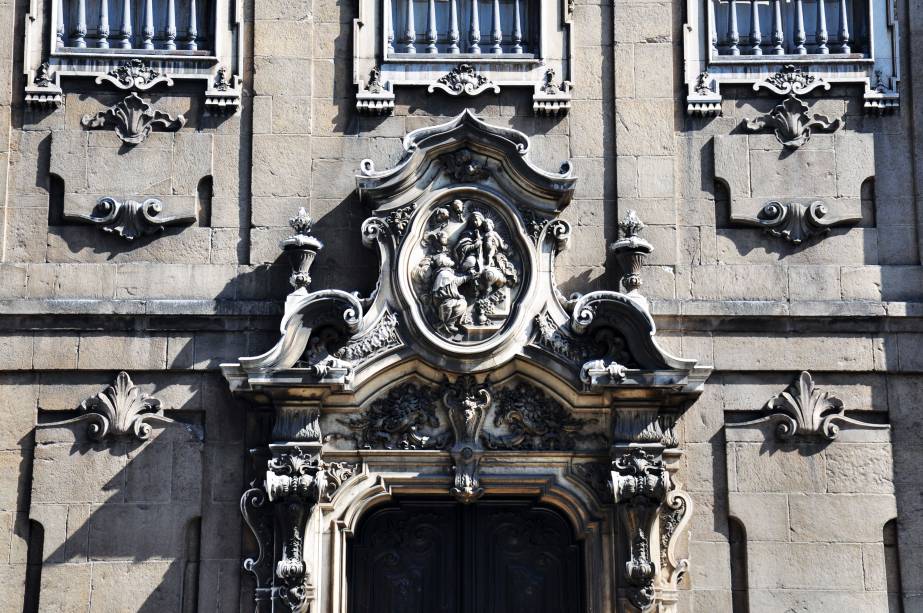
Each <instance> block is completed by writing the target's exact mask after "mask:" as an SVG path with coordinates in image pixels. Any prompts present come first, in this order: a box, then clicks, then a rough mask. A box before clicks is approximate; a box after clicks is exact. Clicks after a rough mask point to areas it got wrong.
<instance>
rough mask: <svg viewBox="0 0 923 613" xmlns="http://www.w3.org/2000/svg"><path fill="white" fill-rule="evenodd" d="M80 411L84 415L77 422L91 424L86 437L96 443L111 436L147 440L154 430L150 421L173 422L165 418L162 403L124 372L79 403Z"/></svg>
mask: <svg viewBox="0 0 923 613" xmlns="http://www.w3.org/2000/svg"><path fill="white" fill-rule="evenodd" d="M80 410H81V411H83V412H84V414H83V415H81V416H80V417H79V418H78V419H81V420H89V421H90V425H89V426H88V427H87V434H88V435H89V436H90V438H92V439H94V440H102V439H104V438H105V437H106V436H107V435H109V434H112V435H113V436H126V435H130V436H134V437H136V438H138V439H140V440H147V439H148V438H150V436H151V432H152V430H153V428H152V427H151V422H161V423H171V422H172V421H173V420H171V419H169V418H167V417H164V415H163V408H162V407H161V405H160V400H158V399H157V398H152V397H151V396H148V395H147V394H144V393H142V392H141V390H140V389H139V388H138V387H136V386H135V385H134V384H133V383H132V382H131V377H129V376H128V373H126V372H125V371H122V372H120V373H119V374H118V376H116V378H115V382H114V383H113V384H112V385H109V386H108V387H106V389H104V390H103V391H102V392H100V393H99V394H97V395H96V396H93V397H92V398H88V399H86V400H84V401H83V402H82V403H80Z"/></svg>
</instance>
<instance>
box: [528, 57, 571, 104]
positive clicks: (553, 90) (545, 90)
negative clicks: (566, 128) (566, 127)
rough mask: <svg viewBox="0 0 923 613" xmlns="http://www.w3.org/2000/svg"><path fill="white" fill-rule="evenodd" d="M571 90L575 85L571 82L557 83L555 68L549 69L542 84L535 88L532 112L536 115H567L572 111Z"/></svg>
mask: <svg viewBox="0 0 923 613" xmlns="http://www.w3.org/2000/svg"><path fill="white" fill-rule="evenodd" d="M571 90H573V84H571V82H570V81H562V82H561V83H560V84H559V83H557V82H555V71H554V68H549V69H548V70H546V71H545V77H544V79H542V82H541V83H538V84H536V86H535V92H534V93H533V94H532V110H533V111H534V112H535V114H536V115H549V116H556V115H566V114H567V112H568V111H569V110H570V101H571Z"/></svg>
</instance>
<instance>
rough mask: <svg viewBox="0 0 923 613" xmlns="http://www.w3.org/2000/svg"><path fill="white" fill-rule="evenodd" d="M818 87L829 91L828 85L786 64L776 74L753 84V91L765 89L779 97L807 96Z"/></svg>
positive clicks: (818, 78) (792, 65)
mask: <svg viewBox="0 0 923 613" xmlns="http://www.w3.org/2000/svg"><path fill="white" fill-rule="evenodd" d="M818 87H822V88H824V89H825V90H829V89H830V83H828V82H827V81H825V80H824V79H821V78H820V77H816V76H814V75H812V74H810V73H807V72H805V71H804V70H802V69H801V68H799V67H797V66H795V65H794V64H786V65H785V66H783V67H782V69H781V70H779V71H778V72H776V73H774V74H771V75H769V76H768V77H766V78H765V79H762V80H760V81H757V82H756V83H754V84H753V89H754V90H755V91H759V90H760V89H762V88H765V89H768V90H770V91H772V92H774V93H776V94H779V95H780V96H796V95H804V94H809V93H811V92H812V91H814V90H815V89H817V88H818Z"/></svg>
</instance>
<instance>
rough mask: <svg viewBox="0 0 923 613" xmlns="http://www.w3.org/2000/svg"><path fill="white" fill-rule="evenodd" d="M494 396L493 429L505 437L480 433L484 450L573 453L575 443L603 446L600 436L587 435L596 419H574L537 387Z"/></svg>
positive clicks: (518, 387) (509, 391)
mask: <svg viewBox="0 0 923 613" xmlns="http://www.w3.org/2000/svg"><path fill="white" fill-rule="evenodd" d="M495 395H496V402H495V407H494V418H493V425H494V427H496V428H499V429H501V430H502V431H505V433H504V434H492V433H490V432H484V433H482V434H481V440H482V442H483V443H484V447H486V448H487V449H502V450H531V451H539V450H543V451H573V450H575V449H576V448H577V444H578V442H580V443H584V444H588V445H590V446H593V445H594V444H595V446H597V447H601V446H604V445H605V440H606V439H605V437H604V436H603V435H602V434H600V433H598V432H587V431H586V429H587V427H588V426H592V425H593V424H595V423H596V421H597V420H596V419H592V418H579V417H574V415H573V414H572V413H571V412H570V411H568V410H567V409H566V408H564V406H563V405H562V404H561V403H560V402H558V401H556V400H553V399H551V398H549V397H548V396H546V395H545V394H544V392H542V391H541V390H540V389H538V388H537V387H534V386H532V385H529V384H526V383H520V384H518V385H517V386H516V387H513V388H506V389H502V390H500V391H499V392H496V394H495Z"/></svg>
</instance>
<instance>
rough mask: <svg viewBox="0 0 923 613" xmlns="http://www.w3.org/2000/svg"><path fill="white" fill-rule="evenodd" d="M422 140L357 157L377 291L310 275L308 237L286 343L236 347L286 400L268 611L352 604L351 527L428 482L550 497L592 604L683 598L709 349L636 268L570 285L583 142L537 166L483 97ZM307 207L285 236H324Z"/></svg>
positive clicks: (273, 488)
mask: <svg viewBox="0 0 923 613" xmlns="http://www.w3.org/2000/svg"><path fill="white" fill-rule="evenodd" d="M404 149H405V155H404V157H403V159H402V160H401V161H400V162H399V163H398V164H397V165H396V166H395V167H394V168H391V169H387V170H383V171H378V170H376V169H375V168H374V167H373V165H372V163H371V162H363V164H362V166H361V168H360V171H359V174H358V175H357V187H358V190H359V194H360V197H361V200H362V203H363V205H364V206H366V207H367V208H368V212H369V218H368V219H367V220H366V222H365V223H364V224H363V228H362V232H363V239H364V242H365V244H366V245H367V246H368V247H370V248H373V249H376V250H377V251H378V253H379V256H380V258H381V268H380V269H381V271H382V272H381V277H380V279H379V282H378V285H377V287H376V289H375V291H374V292H373V294H372V295H371V296H369V297H362V296H358V295H356V294H353V293H349V292H346V291H340V290H320V291H311V290H310V289H309V288H308V285H307V284H308V283H309V281H306V282H305V281H304V280H307V279H309V278H310V277H309V275H308V268H309V267H310V262H311V261H313V256H312V257H307V258H294V259H293V265H294V266H295V268H296V270H295V273H296V275H295V276H296V277H297V278H298V279H301V280H303V281H302V282H299V283H297V284H296V286H297V289H296V290H295V291H294V292H292V293H291V294H290V295H289V297H288V299H287V301H286V308H285V314H284V316H283V320H282V324H281V331H282V335H281V338H280V340H279V342H278V343H277V345H276V346H275V347H273V348H272V349H270V350H269V351H268V352H266V353H265V354H263V355H260V356H254V357H245V358H240V359H239V361H238V362H237V363H234V364H225V365H222V369H223V371H224V374H225V376H226V377H227V379H228V381H229V383H230V385H231V388H232V390H233V391H234V392H235V393H237V394H239V395H241V396H242V397H244V398H246V399H248V400H249V401H250V403H251V404H252V406H253V410H254V411H269V414H271V415H272V416H273V430H272V434H271V436H269V437H268V438H267V440H266V441H265V445H264V446H262V447H258V448H257V449H256V450H255V452H254V455H253V459H254V466H255V474H256V478H255V479H254V481H253V487H252V488H251V489H250V490H248V491H247V492H246V493H245V495H244V497H243V499H242V501H241V508H242V511H243V512H244V516H245V518H246V520H247V523H248V525H249V526H250V527H251V529H252V531H253V533H254V535H255V537H256V541H257V542H258V544H259V550H258V551H256V552H254V554H253V556H252V557H251V558H250V559H248V560H247V561H246V562H245V568H246V569H247V570H249V571H251V572H252V573H253V575H254V576H255V578H256V583H257V589H256V598H257V611H268V610H270V609H272V610H285V609H286V608H287V609H289V610H293V611H308V610H310V611H312V612H314V613H317V612H323V613H347V612H349V611H352V609H351V608H350V606H351V605H350V604H349V589H348V586H347V582H346V577H347V557H348V556H347V543H348V540H349V538H350V537H352V536H353V535H354V534H356V531H357V527H358V525H359V522H360V520H361V518H362V517H364V516H365V515H366V513H367V512H371V510H372V509H374V508H376V507H378V505H384V504H388V503H391V502H392V501H394V500H397V499H400V498H402V497H406V496H421V495H422V496H433V497H438V498H441V499H442V500H444V501H451V500H453V499H454V500H456V501H459V502H462V503H470V502H474V501H479V502H480V501H483V502H484V503H485V504H486V503H490V502H491V501H492V500H497V499H502V498H510V497H528V498H531V499H532V500H535V501H537V503H538V504H541V505H544V506H548V507H553V508H555V509H557V510H558V511H559V512H561V513H562V514H563V515H564V516H565V517H567V518H568V520H569V521H570V523H571V525H572V527H573V529H574V532H575V534H576V535H577V537H578V539H579V540H580V541H582V542H583V547H582V552H581V554H580V555H581V556H582V560H581V563H582V564H583V565H584V568H585V569H586V572H587V574H588V576H590V577H593V578H594V581H593V582H592V589H590V588H589V587H584V588H583V589H584V593H583V600H584V602H585V604H586V611H587V612H588V613H602V612H603V611H607V612H608V611H612V610H613V606H614V604H613V603H615V602H618V603H619V607H620V608H619V610H624V611H651V610H654V609H655V607H659V609H657V610H659V611H667V612H668V611H673V610H675V603H676V600H677V590H678V587H679V586H678V581H679V579H680V577H681V576H682V574H683V573H684V572H685V570H686V566H687V562H686V560H685V545H684V537H685V535H684V528H685V526H686V525H687V524H688V522H689V519H690V517H691V513H692V508H691V501H690V500H689V498H688V497H687V496H686V495H685V494H684V493H683V492H682V490H681V487H680V484H679V483H678V481H677V479H676V469H677V467H678V465H679V460H680V458H681V455H682V452H681V449H680V445H679V441H678V440H677V437H676V435H675V434H674V431H673V424H674V423H675V420H676V419H677V417H678V416H679V415H680V414H681V413H682V411H684V410H685V408H686V407H688V406H689V404H691V403H692V402H693V401H694V400H695V398H696V397H697V396H698V395H699V394H700V393H701V390H702V387H703V385H704V381H705V379H706V377H707V376H708V374H709V372H710V368H708V367H701V366H697V365H696V363H695V361H694V360H684V359H680V358H676V357H673V356H671V355H669V354H668V353H666V352H665V351H663V350H662V349H661V348H660V347H659V346H658V344H657V342H656V337H655V333H656V328H655V326H654V322H653V319H652V317H651V315H650V313H649V311H648V309H647V303H646V301H645V300H644V298H643V297H642V296H640V295H639V294H638V291H637V287H636V286H633V289H632V291H630V292H628V293H620V292H616V291H597V292H591V293H588V294H585V295H583V296H574V297H571V298H570V299H568V298H565V297H564V296H563V295H562V294H561V293H560V292H559V291H558V290H557V287H556V285H555V282H554V274H553V271H554V261H555V257H556V256H557V254H558V253H559V252H560V251H561V250H563V249H565V248H566V246H567V239H568V234H569V228H568V225H567V223H566V222H564V221H563V220H561V219H559V214H560V213H561V211H563V210H564V209H565V208H566V207H567V205H568V204H569V202H570V199H571V196H572V194H573V190H574V186H575V182H576V179H575V177H574V176H573V175H572V172H571V170H570V167H569V166H568V165H567V164H565V165H563V166H562V168H561V171H560V172H559V173H549V172H546V171H543V170H541V169H538V168H536V167H535V166H534V165H533V164H532V163H531V162H530V161H529V159H528V150H529V141H528V139H527V138H526V137H525V135H523V134H521V133H520V132H517V131H515V130H510V129H506V128H499V127H495V126H491V125H489V124H486V123H484V122H483V121H481V120H480V119H478V118H477V117H475V116H474V115H473V114H471V113H470V112H465V113H462V114H461V115H459V116H458V117H456V118H455V119H454V120H452V121H450V122H448V123H446V124H443V125H440V126H434V127H428V128H423V129H421V130H417V131H415V132H412V133H410V134H408V135H407V136H406V137H405V139H404ZM293 227H294V226H293ZM308 227H309V226H306V225H305V224H300V225H299V226H298V227H297V228H296V233H300V234H298V235H297V236H294V237H292V238H291V239H288V240H287V241H284V242H283V244H284V245H285V246H286V248H287V249H291V245H294V244H296V243H297V244H299V245H300V244H305V245H307V244H308V243H309V242H310V244H311V245H312V247H310V250H313V252H316V251H317V250H319V249H321V248H322V245H321V244H320V242H319V241H316V239H315V240H313V241H309V237H308V236H307V233H308V232H309V230H308ZM299 228H300V229H299ZM306 249H307V247H306ZM273 607H275V608H273Z"/></svg>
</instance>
